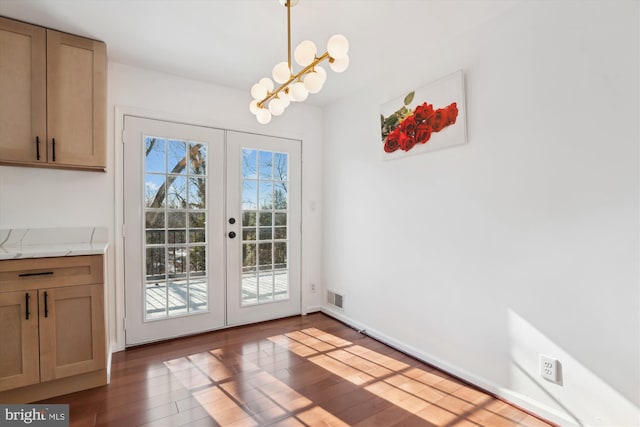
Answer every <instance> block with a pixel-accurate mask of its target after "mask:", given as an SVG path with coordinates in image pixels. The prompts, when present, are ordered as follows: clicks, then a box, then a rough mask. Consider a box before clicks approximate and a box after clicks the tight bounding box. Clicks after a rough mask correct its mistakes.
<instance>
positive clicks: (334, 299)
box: [327, 291, 343, 308]
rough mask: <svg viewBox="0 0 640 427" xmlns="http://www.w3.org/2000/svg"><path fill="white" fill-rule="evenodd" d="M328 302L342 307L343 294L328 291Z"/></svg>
mask: <svg viewBox="0 0 640 427" xmlns="http://www.w3.org/2000/svg"><path fill="white" fill-rule="evenodd" d="M327 302H328V303H329V304H331V305H333V306H336V307H338V308H342V303H343V296H342V295H340V294H337V293H335V292H331V291H327Z"/></svg>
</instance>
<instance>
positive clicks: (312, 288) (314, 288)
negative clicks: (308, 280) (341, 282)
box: [311, 283, 316, 292]
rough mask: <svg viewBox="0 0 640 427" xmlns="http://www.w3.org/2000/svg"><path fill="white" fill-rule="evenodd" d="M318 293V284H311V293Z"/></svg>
mask: <svg viewBox="0 0 640 427" xmlns="http://www.w3.org/2000/svg"><path fill="white" fill-rule="evenodd" d="M315 291H316V284H315V283H312V284H311V292H315Z"/></svg>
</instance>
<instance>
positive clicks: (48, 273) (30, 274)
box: [18, 271, 53, 277]
mask: <svg viewBox="0 0 640 427" xmlns="http://www.w3.org/2000/svg"><path fill="white" fill-rule="evenodd" d="M51 274H53V271H43V272H42V273H22V274H18V277H31V276H49V275H51Z"/></svg>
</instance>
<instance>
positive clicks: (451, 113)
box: [446, 102, 458, 126]
mask: <svg viewBox="0 0 640 427" xmlns="http://www.w3.org/2000/svg"><path fill="white" fill-rule="evenodd" d="M446 110H447V126H450V125H453V124H455V123H456V119H457V118H458V104H457V103H455V102H454V103H452V104H450V105H449V106H448V107H447V108H446Z"/></svg>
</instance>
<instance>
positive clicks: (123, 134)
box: [122, 128, 126, 144]
mask: <svg viewBox="0 0 640 427" xmlns="http://www.w3.org/2000/svg"><path fill="white" fill-rule="evenodd" d="M125 135H126V132H125V130H124V128H122V143H123V144H124V136H125Z"/></svg>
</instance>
